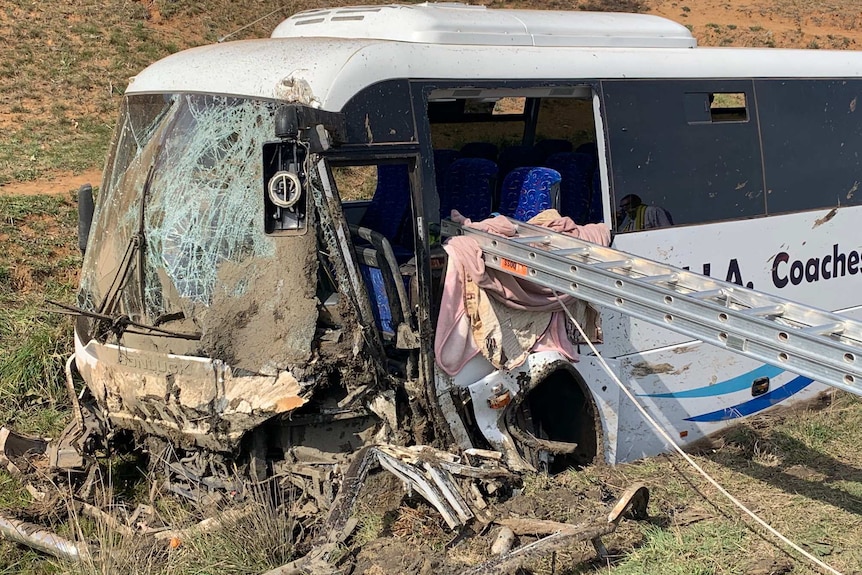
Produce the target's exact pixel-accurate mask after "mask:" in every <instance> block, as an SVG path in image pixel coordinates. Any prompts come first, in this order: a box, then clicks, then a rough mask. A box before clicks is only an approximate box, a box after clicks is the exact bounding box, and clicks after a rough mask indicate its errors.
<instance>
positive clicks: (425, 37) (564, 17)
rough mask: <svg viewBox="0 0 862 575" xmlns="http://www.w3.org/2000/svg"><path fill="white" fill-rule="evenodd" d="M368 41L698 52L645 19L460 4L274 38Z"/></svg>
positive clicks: (372, 15)
mask: <svg viewBox="0 0 862 575" xmlns="http://www.w3.org/2000/svg"><path fill="white" fill-rule="evenodd" d="M309 36H318V37H330V38H369V39H376V40H394V41H398V42H416V43H422V44H460V45H468V46H593V47H598V46H606V47H615V48H624V47H641V48H694V47H695V46H696V45H697V42H696V40H695V39H694V37H693V36H692V35H691V32H689V30H688V28H686V27H685V26H682V25H681V24H677V23H676V22H672V21H670V20H666V19H664V18H659V17H658V16H649V15H644V14H621V13H618V12H617V13H615V12H579V11H570V12H563V11H552V10H488V9H487V8H485V7H484V6H471V5H469V4H459V3H454V2H443V3H436V4H429V3H427V2H426V3H424V4H418V5H409V6H405V5H388V6H350V7H345V8H328V9H321V10H308V11H306V12H300V13H299V14H295V15H293V16H291V17H290V18H288V19H286V20H285V21H284V22H282V23H281V24H279V25H278V26H277V27H276V29H275V30H274V31H273V33H272V37H273V38H296V37H309Z"/></svg>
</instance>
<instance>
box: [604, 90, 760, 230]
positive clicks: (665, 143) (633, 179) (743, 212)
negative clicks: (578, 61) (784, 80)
mask: <svg viewBox="0 0 862 575" xmlns="http://www.w3.org/2000/svg"><path fill="white" fill-rule="evenodd" d="M602 89H603V97H604V103H605V113H606V118H607V120H606V122H607V124H606V125H607V130H608V145H609V149H610V161H611V181H612V189H613V191H614V196H615V198H616V202H617V203H619V201H620V199H621V198H623V197H625V196H627V195H628V194H637V195H638V196H640V198H641V199H642V200H643V203H645V204H647V205H655V206H660V207H662V208H664V209H665V210H667V212H669V214H670V216H671V219H672V221H673V223H674V224H675V225H679V224H697V223H703V222H710V221H717V220H727V219H736V218H747V217H753V216H759V215H763V214H764V213H765V205H764V197H763V195H764V194H763V171H762V168H761V162H760V142H759V138H758V133H757V118H756V115H757V114H756V110H755V109H754V107H753V106H752V105H751V102H753V101H754V99H753V98H752V95H751V94H752V82H751V81H748V80H732V81H730V80H727V81H725V80H721V81H718V80H689V81H679V80H640V81H631V80H619V81H605V82H603V83H602ZM726 94H729V95H732V99H728V101H727V103H726V104H725V105H724V107H721V108H718V109H717V110H716V109H714V100H715V99H716V98H717V97H718V95H726ZM710 95H713V98H710ZM723 97H724V96H723ZM711 100H712V101H711ZM728 110H731V111H728Z"/></svg>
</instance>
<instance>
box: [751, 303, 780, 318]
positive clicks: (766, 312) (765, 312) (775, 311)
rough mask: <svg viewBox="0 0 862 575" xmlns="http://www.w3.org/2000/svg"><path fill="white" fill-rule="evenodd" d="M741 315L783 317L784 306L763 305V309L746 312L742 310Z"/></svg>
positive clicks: (758, 308) (755, 308)
mask: <svg viewBox="0 0 862 575" xmlns="http://www.w3.org/2000/svg"><path fill="white" fill-rule="evenodd" d="M742 313H744V314H746V315H754V316H758V317H768V316H781V315H784V306H783V305H780V304H776V305H765V306H763V307H752V308H749V309H746V310H742Z"/></svg>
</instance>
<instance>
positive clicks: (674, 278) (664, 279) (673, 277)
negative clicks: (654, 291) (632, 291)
mask: <svg viewBox="0 0 862 575" xmlns="http://www.w3.org/2000/svg"><path fill="white" fill-rule="evenodd" d="M640 279H641V280H642V281H645V282H647V283H651V284H662V283H668V284H675V283H677V282H678V281H679V274H662V275H660V276H647V277H642V278H640Z"/></svg>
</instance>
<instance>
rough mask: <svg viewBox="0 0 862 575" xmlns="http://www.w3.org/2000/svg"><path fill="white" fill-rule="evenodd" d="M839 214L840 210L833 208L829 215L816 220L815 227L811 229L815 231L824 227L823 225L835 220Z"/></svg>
mask: <svg viewBox="0 0 862 575" xmlns="http://www.w3.org/2000/svg"><path fill="white" fill-rule="evenodd" d="M837 213H838V208H832V209H831V210H829V213H828V214H826V215H825V216H823V217H822V218H817V219H816V220H814V226H812V228H811V229H812V230H813V229H815V228H817V227H819V226H822V225H823V224H825V223H826V222H828V221H829V220H831V219H832V218H834V217H835V214H837Z"/></svg>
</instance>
